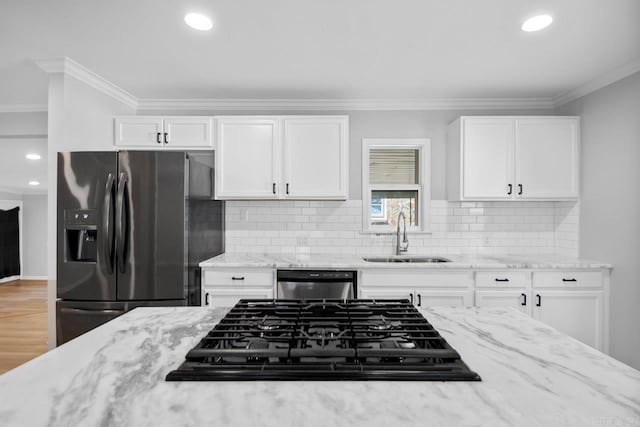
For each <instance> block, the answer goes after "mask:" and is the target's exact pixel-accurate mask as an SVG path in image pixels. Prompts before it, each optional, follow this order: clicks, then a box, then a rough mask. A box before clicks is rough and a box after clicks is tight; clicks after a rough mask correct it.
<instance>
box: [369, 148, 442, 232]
mask: <svg viewBox="0 0 640 427" xmlns="http://www.w3.org/2000/svg"><path fill="white" fill-rule="evenodd" d="M429 158H430V141H429V140H428V139H364V140H363V141H362V159H363V161H362V199H363V231H364V232H372V233H390V232H394V231H395V229H396V227H397V224H398V223H397V221H398V216H399V214H400V212H402V213H403V214H404V216H405V219H406V223H407V229H408V230H409V231H413V232H428V231H429V215H428V212H429V205H430V197H429V196H430V192H429V181H428V179H427V176H428V173H427V168H428V165H429V164H430V162H429Z"/></svg>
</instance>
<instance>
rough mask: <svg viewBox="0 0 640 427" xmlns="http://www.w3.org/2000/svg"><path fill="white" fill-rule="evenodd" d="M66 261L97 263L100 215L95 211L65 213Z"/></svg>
mask: <svg viewBox="0 0 640 427" xmlns="http://www.w3.org/2000/svg"><path fill="white" fill-rule="evenodd" d="M64 249H65V250H64V261H65V262H96V259H97V256H98V214H97V211H96V210H94V209H69V210H65V211H64Z"/></svg>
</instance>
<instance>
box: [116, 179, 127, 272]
mask: <svg viewBox="0 0 640 427" xmlns="http://www.w3.org/2000/svg"><path fill="white" fill-rule="evenodd" d="M118 181H119V182H118V194H117V196H116V217H117V219H116V242H117V247H116V256H117V258H118V265H119V270H120V272H121V273H124V272H125V271H126V268H127V266H126V263H125V260H124V251H125V227H126V226H127V225H126V222H125V212H124V210H125V206H124V204H125V200H124V196H125V191H126V188H127V176H126V175H125V174H124V172H122V173H121V174H120V179H119V180H118Z"/></svg>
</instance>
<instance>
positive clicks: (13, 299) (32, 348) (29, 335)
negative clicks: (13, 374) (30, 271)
mask: <svg viewBox="0 0 640 427" xmlns="http://www.w3.org/2000/svg"><path fill="white" fill-rule="evenodd" d="M46 351H47V282H46V281H45V280H16V281H14V282H8V283H2V284H0V374H3V373H5V372H6V371H8V370H10V369H13V368H15V367H16V366H19V365H22V364H23V363H25V362H27V361H29V360H31V359H33V358H34V357H36V356H39V355H41V354H43V353H45V352H46Z"/></svg>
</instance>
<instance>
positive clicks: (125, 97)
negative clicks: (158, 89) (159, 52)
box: [35, 56, 138, 109]
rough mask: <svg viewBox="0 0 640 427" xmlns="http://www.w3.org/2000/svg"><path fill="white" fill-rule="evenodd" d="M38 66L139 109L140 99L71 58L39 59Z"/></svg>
mask: <svg viewBox="0 0 640 427" xmlns="http://www.w3.org/2000/svg"><path fill="white" fill-rule="evenodd" d="M35 62H36V64H37V65H38V66H39V67H40V68H42V69H43V70H44V71H46V72H47V73H49V74H52V73H64V74H66V75H68V76H71V77H73V78H75V79H78V80H80V81H81V82H83V83H85V84H87V85H89V86H91V87H92V88H94V89H97V90H99V91H100V92H102V93H104V94H105V95H108V96H110V97H112V98H114V99H117V100H118V101H120V102H122V103H123V104H125V105H127V106H129V107H131V108H134V109H135V108H137V107H138V98H136V97H135V96H133V95H132V94H130V93H129V92H127V91H126V90H124V89H122V88H120V87H118V86H116V85H114V84H113V83H111V82H110V81H109V80H107V79H105V78H104V77H102V76H100V75H98V74H96V73H94V72H93V71H91V70H89V69H88V68H86V67H84V66H82V65H80V64H78V63H77V62H76V61H74V60H72V59H71V58H67V57H66V56H65V57H62V58H52V59H38V60H36V61H35Z"/></svg>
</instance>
